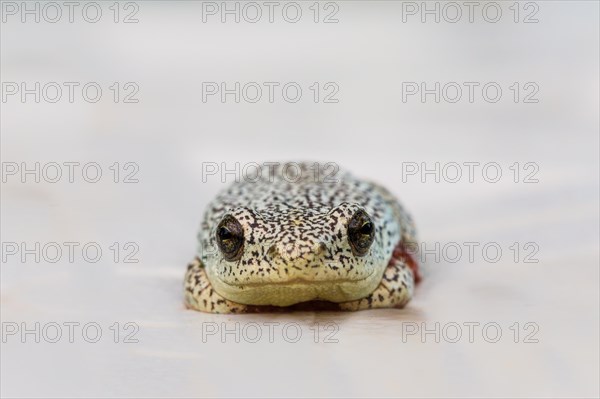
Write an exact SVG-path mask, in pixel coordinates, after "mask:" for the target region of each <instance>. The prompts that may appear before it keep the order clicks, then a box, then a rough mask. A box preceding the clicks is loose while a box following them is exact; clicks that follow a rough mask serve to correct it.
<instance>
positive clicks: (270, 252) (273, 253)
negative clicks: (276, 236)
mask: <svg viewBox="0 0 600 399" xmlns="http://www.w3.org/2000/svg"><path fill="white" fill-rule="evenodd" d="M267 255H269V256H270V257H271V258H272V259H275V258H277V257H278V256H279V251H278V250H277V246H275V245H271V247H269V249H268V250H267Z"/></svg>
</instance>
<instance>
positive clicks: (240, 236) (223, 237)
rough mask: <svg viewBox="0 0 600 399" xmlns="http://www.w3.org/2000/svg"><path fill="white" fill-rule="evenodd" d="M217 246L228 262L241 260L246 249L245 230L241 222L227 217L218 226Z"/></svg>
mask: <svg viewBox="0 0 600 399" xmlns="http://www.w3.org/2000/svg"><path fill="white" fill-rule="evenodd" d="M216 239H217V245H218V246H219V249H220V250H221V253H222V254H223V258H225V260H228V261H230V262H231V261H235V260H238V259H240V258H241V256H242V252H243V251H242V248H243V247H244V229H243V228H242V225H241V224H240V222H238V221H237V219H236V218H234V217H233V216H230V215H227V216H225V217H224V218H223V220H221V223H219V225H218V226H217V234H216Z"/></svg>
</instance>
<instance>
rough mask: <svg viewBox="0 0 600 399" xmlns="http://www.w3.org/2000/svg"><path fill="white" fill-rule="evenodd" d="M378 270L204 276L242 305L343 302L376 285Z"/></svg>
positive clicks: (379, 277)
mask: <svg viewBox="0 0 600 399" xmlns="http://www.w3.org/2000/svg"><path fill="white" fill-rule="evenodd" d="M382 273H383V271H382ZM382 273H375V272H372V273H371V274H369V275H367V276H366V277H363V278H360V279H339V278H338V279H332V280H323V281H311V280H307V279H304V278H294V279H292V280H287V281H277V282H268V281H265V282H252V283H241V284H231V283H228V282H225V281H223V280H221V279H220V278H219V277H218V276H214V275H211V274H210V273H208V277H209V280H210V282H211V284H212V285H213V288H214V289H215V290H216V291H217V293H219V294H220V295H221V296H223V297H224V298H226V299H229V300H230V301H234V302H237V303H241V304H245V305H273V306H290V305H295V304H299V303H303V302H309V301H327V302H347V301H353V300H356V299H360V298H364V297H365V296H367V295H369V294H370V293H371V292H373V291H374V290H375V288H377V285H378V284H379V282H380V281H381V277H382Z"/></svg>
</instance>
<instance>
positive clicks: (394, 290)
mask: <svg viewBox="0 0 600 399" xmlns="http://www.w3.org/2000/svg"><path fill="white" fill-rule="evenodd" d="M413 262H414V260H413V259H412V257H411V255H409V254H407V253H405V252H404V251H401V250H396V251H394V256H393V257H392V259H390V262H389V263H388V266H387V267H386V269H385V272H384V273H383V277H382V279H381V282H380V283H379V285H378V286H377V288H376V289H375V291H373V292H372V293H371V294H369V296H367V297H365V298H361V299H357V300H355V301H349V302H342V303H340V304H339V305H340V310H364V309H375V308H392V307H395V308H402V307H404V306H405V305H406V304H407V303H408V302H409V301H410V299H411V298H412V296H413V290H414V285H415V279H416V275H415V273H418V271H417V269H416V268H415V267H414V263H413Z"/></svg>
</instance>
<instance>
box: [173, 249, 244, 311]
mask: <svg viewBox="0 0 600 399" xmlns="http://www.w3.org/2000/svg"><path fill="white" fill-rule="evenodd" d="M185 306H186V307H188V308H190V309H194V310H199V311H201V312H208V313H245V312H247V309H246V305H243V304H241V303H237V302H233V301H230V300H229V299H225V298H223V297H222V296H221V295H219V294H218V293H217V292H216V291H215V290H214V289H213V287H212V285H211V283H210V281H209V280H208V277H207V276H206V269H205V268H204V265H203V264H202V262H201V261H200V259H198V258H195V259H194V260H193V261H192V262H191V263H190V264H188V268H187V272H186V274H185Z"/></svg>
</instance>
